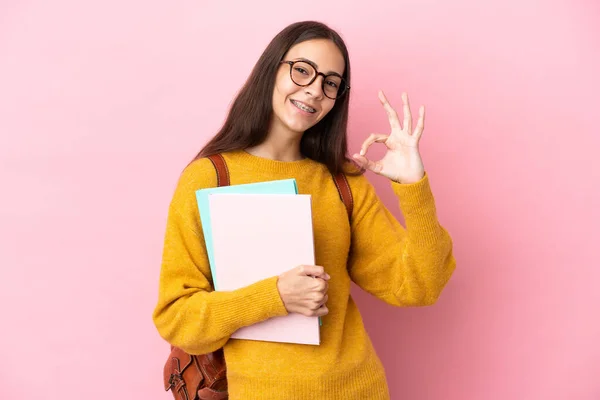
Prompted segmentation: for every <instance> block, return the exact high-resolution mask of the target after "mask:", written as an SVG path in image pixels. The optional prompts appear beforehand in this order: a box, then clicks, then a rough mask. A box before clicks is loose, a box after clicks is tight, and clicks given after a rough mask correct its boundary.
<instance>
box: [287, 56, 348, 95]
mask: <svg viewBox="0 0 600 400" xmlns="http://www.w3.org/2000/svg"><path fill="white" fill-rule="evenodd" d="M299 62H301V63H305V64H308V65H310V66H311V67H313V68H314V70H315V72H316V74H315V76H313V77H312V79H311V80H310V82H308V83H307V84H305V85H300V84H298V83H296V81H295V80H294V78H292V71H293V68H294V64H296V63H299ZM279 63H280V64H288V65H289V66H290V79H291V80H292V82H294V84H295V85H297V86H300V87H306V86H310V85H312V84H313V82H314V81H315V80H316V79H317V77H318V76H319V75H321V76H322V77H323V81H322V82H321V90H322V91H323V94H324V95H325V97H327V98H328V99H331V100H337V99H340V98H342V97H343V96H344V95H345V94H346V92H348V91H349V90H350V86H348V84H347V83H346V80H345V79H344V77H343V76H341V75H340V74H336V73H333V74H328V75H325V74H324V73H322V72H319V70H318V69H317V67H316V66H315V65H314V64H313V63H311V62H310V61H308V60H295V61H280V62H279ZM328 76H337V77H338V78H341V79H342V84H343V85H342V86H340V88H338V95H337V96H336V97H330V96H327V93H325V80H326V79H327V77H328ZM340 90H341V91H342V93H341V94H340V93H339V92H340Z"/></svg>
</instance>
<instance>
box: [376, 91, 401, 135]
mask: <svg viewBox="0 0 600 400" xmlns="http://www.w3.org/2000/svg"><path fill="white" fill-rule="evenodd" d="M379 101H381V104H382V105H383V108H384V109H385V111H386V112H387V115H388V119H389V120H390V126H391V127H392V129H400V130H401V129H402V127H401V126H400V120H399V119H398V113H397V112H396V110H394V108H393V107H392V105H391V104H390V102H389V101H388V99H387V97H385V94H383V90H380V91H379Z"/></svg>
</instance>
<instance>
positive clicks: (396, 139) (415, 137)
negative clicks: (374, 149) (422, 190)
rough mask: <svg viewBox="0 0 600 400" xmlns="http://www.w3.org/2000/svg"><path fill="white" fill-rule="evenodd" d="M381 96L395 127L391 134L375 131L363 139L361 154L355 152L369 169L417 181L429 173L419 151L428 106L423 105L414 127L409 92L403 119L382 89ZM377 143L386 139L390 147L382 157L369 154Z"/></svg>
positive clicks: (358, 161)
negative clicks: (372, 146) (401, 121)
mask: <svg viewBox="0 0 600 400" xmlns="http://www.w3.org/2000/svg"><path fill="white" fill-rule="evenodd" d="M379 100H380V101H381V104H382V105H383V108H384V109H385V110H386V112H387V114H388V118H389V120H390V126H391V128H392V131H391V133H390V134H389V135H386V134H381V133H373V134H371V136H369V137H368V138H367V140H365V142H364V143H363V145H362V147H361V150H360V154H354V156H353V157H354V160H355V161H356V162H357V164H358V165H359V166H360V167H362V168H365V169H368V170H370V171H373V172H374V173H376V174H379V175H382V176H385V177H387V178H389V179H391V180H393V181H396V182H399V183H415V182H418V181H419V180H421V179H422V178H423V176H424V175H425V168H424V166H423V161H422V160H421V155H420V154H419V140H420V139H421V135H422V134H423V126H424V120H425V107H423V106H421V107H420V108H419V119H418V121H417V126H416V127H415V130H414V131H413V130H412V116H411V113H410V106H409V104H408V95H407V94H406V93H402V103H403V114H404V121H403V124H402V126H400V120H399V118H398V114H397V113H396V110H394V109H393V108H392V106H391V105H390V103H389V102H388V100H387V99H386V97H385V95H384V94H383V92H382V91H380V92H379ZM373 143H383V144H385V146H386V147H387V151H386V153H385V155H384V156H383V158H382V159H381V160H379V161H373V160H369V159H368V158H367V157H366V156H365V155H366V154H367V150H368V149H369V147H370V146H371V145H372V144H373Z"/></svg>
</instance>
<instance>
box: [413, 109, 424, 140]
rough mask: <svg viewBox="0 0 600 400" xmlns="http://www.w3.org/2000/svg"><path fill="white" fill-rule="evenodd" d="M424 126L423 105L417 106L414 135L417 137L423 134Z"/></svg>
mask: <svg viewBox="0 0 600 400" xmlns="http://www.w3.org/2000/svg"><path fill="white" fill-rule="evenodd" d="M424 128H425V106H421V107H420V108H419V120H418V121H417V126H416V128H415V132H414V133H413V135H415V136H416V137H417V139H418V138H420V137H421V135H422V134H423V129H424Z"/></svg>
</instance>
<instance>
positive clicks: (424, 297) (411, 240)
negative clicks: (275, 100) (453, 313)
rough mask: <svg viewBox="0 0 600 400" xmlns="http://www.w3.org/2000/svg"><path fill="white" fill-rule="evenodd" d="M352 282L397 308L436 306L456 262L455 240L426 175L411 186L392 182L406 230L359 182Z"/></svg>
mask: <svg viewBox="0 0 600 400" xmlns="http://www.w3.org/2000/svg"><path fill="white" fill-rule="evenodd" d="M355 179H356V181H355V185H354V186H355V187H354V188H353V196H354V198H355V210H354V213H353V220H352V247H351V248H352V250H351V253H350V258H349V269H350V275H351V278H352V280H353V281H354V282H355V283H356V284H357V285H358V286H360V287H361V288H362V289H364V290H365V291H367V292H369V293H371V294H372V295H374V296H376V297H378V298H380V299H382V300H384V301H385V302H386V303H388V304H391V305H395V306H424V305H431V304H434V303H435V302H436V301H437V299H438V298H439V296H440V294H441V292H442V290H443V288H444V287H445V285H446V283H447V282H448V280H449V279H450V276H451V275H452V273H453V271H454V269H455V266H456V262H455V259H454V256H453V253H452V239H451V238H450V235H449V234H448V232H447V231H446V230H445V229H444V228H443V227H442V226H441V225H440V223H439V221H438V219H437V215H436V208H435V201H434V197H433V194H432V192H431V188H430V186H429V178H428V176H427V174H425V176H424V177H423V178H422V179H421V180H420V181H419V182H415V183H412V184H399V183H396V182H391V185H392V189H393V191H394V193H395V194H396V196H397V197H398V200H399V204H400V209H401V211H402V213H403V215H404V220H405V225H406V228H404V227H403V226H402V225H401V224H400V223H399V222H398V221H397V219H396V218H395V217H394V216H393V215H392V214H391V213H390V211H389V210H388V209H387V208H386V207H385V206H384V205H383V203H382V202H381V201H380V200H379V198H378V197H377V194H376V193H375V189H374V188H373V186H372V185H371V184H370V183H369V182H368V181H367V179H366V178H365V177H364V176H363V177H358V178H355Z"/></svg>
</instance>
